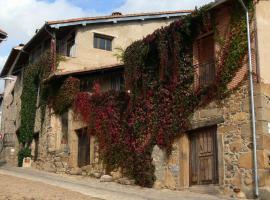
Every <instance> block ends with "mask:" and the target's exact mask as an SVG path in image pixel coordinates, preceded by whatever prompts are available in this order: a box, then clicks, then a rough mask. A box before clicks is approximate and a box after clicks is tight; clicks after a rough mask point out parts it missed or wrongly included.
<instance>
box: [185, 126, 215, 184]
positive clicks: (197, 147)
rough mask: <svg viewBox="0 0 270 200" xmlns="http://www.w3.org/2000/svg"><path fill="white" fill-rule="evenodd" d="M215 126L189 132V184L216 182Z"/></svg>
mask: <svg viewBox="0 0 270 200" xmlns="http://www.w3.org/2000/svg"><path fill="white" fill-rule="evenodd" d="M217 154H218V151H217V127H216V126H213V127H207V128H202V129H198V130H195V131H192V132H191V133H190V185H205V184H217V183H218V157H217Z"/></svg>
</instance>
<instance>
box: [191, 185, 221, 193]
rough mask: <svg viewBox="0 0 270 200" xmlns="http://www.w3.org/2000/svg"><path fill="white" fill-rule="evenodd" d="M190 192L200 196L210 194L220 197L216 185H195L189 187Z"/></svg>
mask: <svg viewBox="0 0 270 200" xmlns="http://www.w3.org/2000/svg"><path fill="white" fill-rule="evenodd" d="M189 191H190V192H195V193H200V194H211V195H220V194H221V192H220V189H219V186H217V185H196V186H191V187H189Z"/></svg>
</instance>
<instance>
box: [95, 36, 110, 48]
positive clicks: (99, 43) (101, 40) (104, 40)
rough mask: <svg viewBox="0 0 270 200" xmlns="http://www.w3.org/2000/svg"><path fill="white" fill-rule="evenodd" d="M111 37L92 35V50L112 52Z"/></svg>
mask: <svg viewBox="0 0 270 200" xmlns="http://www.w3.org/2000/svg"><path fill="white" fill-rule="evenodd" d="M112 40H113V37H110V36H105V35H100V34H94V48H96V49H103V50H106V51H112Z"/></svg>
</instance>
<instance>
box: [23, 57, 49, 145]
mask: <svg viewBox="0 0 270 200" xmlns="http://www.w3.org/2000/svg"><path fill="white" fill-rule="evenodd" d="M50 66H51V59H50V54H49V52H46V53H45V54H43V55H42V56H41V57H40V58H39V59H38V61H36V62H35V63H33V64H31V65H29V66H27V67H26V68H25V70H24V77H23V90H22V95H21V102H22V103H21V113H20V114H21V127H20V134H19V142H20V143H21V144H22V145H23V146H24V147H25V146H29V145H30V144H31V142H32V139H33V134H34V124H35V117H36V109H37V106H36V105H37V95H38V87H39V85H40V83H41V80H43V79H44V78H45V77H46V76H48V74H49V71H50Z"/></svg>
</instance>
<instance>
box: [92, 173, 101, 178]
mask: <svg viewBox="0 0 270 200" xmlns="http://www.w3.org/2000/svg"><path fill="white" fill-rule="evenodd" d="M91 175H92V176H93V177H95V178H100V177H101V175H102V174H101V173H100V172H94V173H92V174H91Z"/></svg>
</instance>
